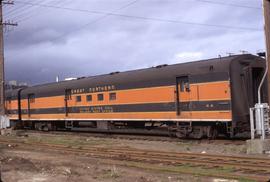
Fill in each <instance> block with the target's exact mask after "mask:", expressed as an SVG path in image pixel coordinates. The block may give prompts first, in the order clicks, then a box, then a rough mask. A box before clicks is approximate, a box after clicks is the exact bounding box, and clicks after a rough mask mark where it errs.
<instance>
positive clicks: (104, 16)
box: [54, 0, 140, 41]
mask: <svg viewBox="0 0 270 182" xmlns="http://www.w3.org/2000/svg"><path fill="white" fill-rule="evenodd" d="M138 1H140V0H135V1H131V2H130V3H128V4H126V5H124V6H122V7H120V8H118V9H116V10H113V11H112V12H117V11H120V10H123V9H125V8H128V7H130V6H132V5H134V4H136V3H137V2H138ZM109 16H110V15H107V14H106V15H103V16H101V17H99V18H97V19H95V20H93V21H91V22H89V23H86V24H84V25H83V26H81V27H79V28H76V29H74V30H72V31H70V32H68V33H65V34H62V35H61V36H59V37H57V38H55V39H54V41H55V40H58V39H60V38H62V37H65V36H66V35H68V34H71V33H73V32H76V31H79V30H82V29H84V28H86V27H88V26H89V25H92V24H94V23H97V22H99V21H101V20H103V19H105V18H107V17H109Z"/></svg>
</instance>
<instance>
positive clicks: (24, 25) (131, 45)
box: [4, 0, 265, 84]
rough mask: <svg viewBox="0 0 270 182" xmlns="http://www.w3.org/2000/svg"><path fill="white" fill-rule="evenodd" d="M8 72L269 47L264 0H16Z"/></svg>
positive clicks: (83, 71)
mask: <svg viewBox="0 0 270 182" xmlns="http://www.w3.org/2000/svg"><path fill="white" fill-rule="evenodd" d="M14 2H15V5H13V6H12V5H9V6H7V5H5V6H4V17H5V20H6V21H7V20H12V21H14V22H18V24H19V26H18V27H15V28H13V27H9V28H6V33H5V35H4V36H5V61H6V63H5V64H6V65H5V66H6V79H7V80H18V81H21V82H28V83H31V84H38V83H45V82H53V81H55V77H56V76H57V75H59V76H60V79H64V78H67V77H80V76H91V75H96V74H104V73H110V72H114V71H125V70H131V69H137V68H145V67H151V66H155V65H160V64H173V63H181V62H186V61H195V60H199V59H206V58H213V57H217V56H218V55H222V56H226V55H227V53H237V54H239V53H240V50H245V51H248V52H250V53H253V54H255V53H256V52H257V51H258V50H264V49H265V46H264V35H263V16H262V9H261V1H260V0H226V1H224V0H76V1H74V0H14Z"/></svg>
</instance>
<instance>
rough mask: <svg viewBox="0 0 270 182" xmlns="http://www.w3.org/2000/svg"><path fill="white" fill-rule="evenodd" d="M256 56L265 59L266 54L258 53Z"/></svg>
mask: <svg viewBox="0 0 270 182" xmlns="http://www.w3.org/2000/svg"><path fill="white" fill-rule="evenodd" d="M257 55H258V56H260V57H264V58H265V56H266V53H265V52H258V53H257Z"/></svg>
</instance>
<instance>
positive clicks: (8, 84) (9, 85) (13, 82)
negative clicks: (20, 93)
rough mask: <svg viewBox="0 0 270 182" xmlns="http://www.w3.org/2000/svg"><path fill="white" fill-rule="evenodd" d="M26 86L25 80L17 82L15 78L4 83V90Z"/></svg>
mask: <svg viewBox="0 0 270 182" xmlns="http://www.w3.org/2000/svg"><path fill="white" fill-rule="evenodd" d="M26 87H28V84H27V83H26V82H21V83H18V81H16V80H11V81H7V82H6V84H5V89H6V90H14V89H18V88H26Z"/></svg>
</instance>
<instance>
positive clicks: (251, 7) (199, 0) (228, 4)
mask: <svg viewBox="0 0 270 182" xmlns="http://www.w3.org/2000/svg"><path fill="white" fill-rule="evenodd" d="M195 1H198V2H202V3H209V4H217V5H222V6H232V7H239V8H248V9H256V10H262V8H261V7H254V6H246V5H240V4H234V3H225V2H217V1H210V0H195Z"/></svg>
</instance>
